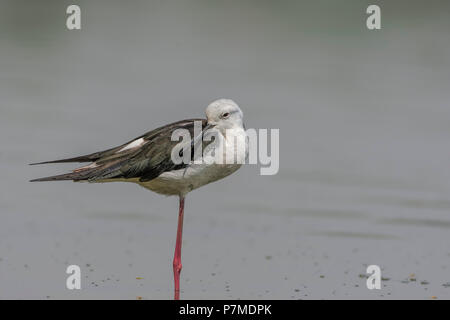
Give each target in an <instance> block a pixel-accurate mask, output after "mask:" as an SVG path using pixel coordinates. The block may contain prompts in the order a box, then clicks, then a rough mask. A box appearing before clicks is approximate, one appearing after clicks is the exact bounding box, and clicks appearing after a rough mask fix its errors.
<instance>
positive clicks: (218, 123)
mask: <svg viewBox="0 0 450 320" xmlns="http://www.w3.org/2000/svg"><path fill="white" fill-rule="evenodd" d="M206 117H207V119H206V120H205V119H189V120H182V121H178V122H174V123H171V124H168V125H165V126H163V127H160V128H158V129H155V130H152V131H150V132H147V133H145V134H143V135H142V136H140V137H137V138H136V139H133V140H131V141H129V142H127V143H125V144H122V145H120V146H118V147H115V148H111V149H108V150H105V151H100V152H95V153H91V154H88V155H84V156H79V157H75V158H69V159H61V160H53V161H45V162H39V163H33V165H34V164H45V163H63V162H91V164H89V165H86V166H84V167H81V168H78V169H75V170H73V172H70V173H66V174H61V175H56V176H51V177H45V178H40V179H35V180H31V181H33V182H34V181H59V180H73V181H87V182H114V181H125V182H134V183H137V184H139V185H141V186H143V187H144V188H147V189H149V190H151V191H154V192H157V193H160V194H164V195H177V196H179V213H178V228H177V237H176V244H175V253H174V258H173V273H174V284H175V299H179V297H180V272H181V242H182V234H183V215H184V199H185V197H186V195H187V194H188V193H189V192H190V191H192V190H194V189H197V188H199V187H201V186H203V185H205V184H208V183H210V182H214V181H217V180H219V179H222V178H224V177H226V176H228V175H230V174H232V173H233V172H235V171H236V170H238V169H239V168H240V166H241V164H242V163H243V162H244V161H245V158H246V157H247V154H248V147H247V141H246V133H245V129H244V123H243V113H242V111H241V109H240V108H239V106H238V105H237V104H236V103H235V102H234V101H232V100H229V99H220V100H216V101H214V102H213V103H211V104H210V105H209V106H208V107H207V108H206ZM195 122H197V123H199V124H201V128H200V135H198V136H193V134H195V128H194V127H195ZM177 129H185V130H188V131H187V132H188V133H189V134H190V136H191V137H193V138H192V139H190V140H189V145H188V148H189V149H190V151H191V157H189V158H188V161H184V162H182V163H177V162H176V161H173V156H172V151H173V149H174V148H175V146H179V141H173V139H172V134H173V133H174V131H175V130H177ZM207 131H208V132H210V133H212V135H213V136H214V137H215V138H214V139H211V141H214V143H211V141H205V140H206V139H205V140H204V139H203V138H202V137H203V136H204V134H205V133H206V132H207ZM236 138H237V140H238V141H243V140H244V141H245V142H244V148H236ZM198 142H200V144H198ZM197 145H201V146H202V147H203V148H204V151H203V152H202V154H201V156H202V157H203V160H204V159H206V158H208V157H209V158H210V159H209V161H198V159H196V158H194V156H193V155H194V154H195V152H194V150H195V149H196V147H197ZM184 146H185V147H184V148H183V149H180V152H179V155H180V156H182V155H183V152H184V151H185V150H188V149H187V148H186V144H184ZM208 146H209V148H208ZM218 153H222V154H223V155H224V157H219V159H223V162H220V161H211V158H214V159H217V155H218ZM230 155H231V159H233V161H229V159H230V157H229V156H230ZM225 158H226V160H225Z"/></svg>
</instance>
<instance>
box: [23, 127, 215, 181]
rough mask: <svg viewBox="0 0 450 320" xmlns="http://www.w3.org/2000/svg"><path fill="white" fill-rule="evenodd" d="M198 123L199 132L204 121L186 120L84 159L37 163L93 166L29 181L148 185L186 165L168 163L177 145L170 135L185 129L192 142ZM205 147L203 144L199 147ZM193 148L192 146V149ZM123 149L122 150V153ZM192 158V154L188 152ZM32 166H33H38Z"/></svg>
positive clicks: (170, 161)
mask: <svg viewBox="0 0 450 320" xmlns="http://www.w3.org/2000/svg"><path fill="white" fill-rule="evenodd" d="M196 121H199V122H201V127H202V130H204V129H205V127H206V125H207V123H206V120H204V119H188V120H182V121H178V122H174V123H171V124H168V125H166V126H163V127H160V128H157V129H155V130H152V131H149V132H147V133H145V134H143V135H142V136H140V137H137V138H135V139H133V140H131V141H129V142H127V143H125V144H123V145H121V146H118V147H115V148H111V149H108V150H105V151H101V152H95V153H92V154H88V155H85V156H80V157H75V158H69V159H62V160H54V161H46V162H41V163H62V162H93V163H92V164H91V165H87V166H85V167H82V168H78V169H75V170H74V171H73V172H70V173H67V174H62V175H57V176H51V177H45V178H40V179H35V180H31V181H58V180H74V181H98V180H108V179H121V178H124V179H130V178H139V180H140V181H149V180H152V179H154V178H156V177H157V176H159V175H160V174H161V173H163V172H166V171H171V170H174V169H181V168H183V167H185V166H186V164H175V163H173V161H172V159H171V154H172V149H173V147H175V146H176V145H177V144H178V143H179V141H172V140H171V137H172V133H173V131H174V130H176V129H187V130H189V132H190V135H191V137H192V138H193V139H195V137H194V123H195V122H196ZM141 138H142V139H143V141H141V143H140V144H139V145H137V146H136V147H129V148H126V147H127V146H128V145H129V144H130V143H132V142H133V141H136V140H139V139H141ZM203 144H205V142H204V143H203ZM193 147H194V146H192V148H193ZM122 149H125V150H122ZM192 154H193V152H192ZM41 163H36V164H41Z"/></svg>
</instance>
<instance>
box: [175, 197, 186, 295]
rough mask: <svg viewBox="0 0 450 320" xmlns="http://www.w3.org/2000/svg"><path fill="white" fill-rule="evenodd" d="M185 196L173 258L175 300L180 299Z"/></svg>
mask: <svg viewBox="0 0 450 320" xmlns="http://www.w3.org/2000/svg"><path fill="white" fill-rule="evenodd" d="M183 215H184V196H180V210H179V212H178V228H177V241H176V244H175V254H174V256H173V279H174V282H175V297H174V299H175V300H179V299H180V272H181V241H182V238H183Z"/></svg>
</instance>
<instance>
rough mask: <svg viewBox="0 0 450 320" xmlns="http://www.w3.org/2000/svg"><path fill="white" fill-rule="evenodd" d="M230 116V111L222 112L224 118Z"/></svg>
mask: <svg viewBox="0 0 450 320" xmlns="http://www.w3.org/2000/svg"><path fill="white" fill-rule="evenodd" d="M229 116H230V113H229V112H225V113H224V114H222V118H224V119H226V118H228V117H229Z"/></svg>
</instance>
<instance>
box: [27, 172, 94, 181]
mask: <svg viewBox="0 0 450 320" xmlns="http://www.w3.org/2000/svg"><path fill="white" fill-rule="evenodd" d="M86 178H87V177H86V174H85V173H81V172H70V173H65V174H59V175H56V176H50V177H44V178H38V179H33V180H30V182H42V181H63V180H73V181H81V180H86Z"/></svg>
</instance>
